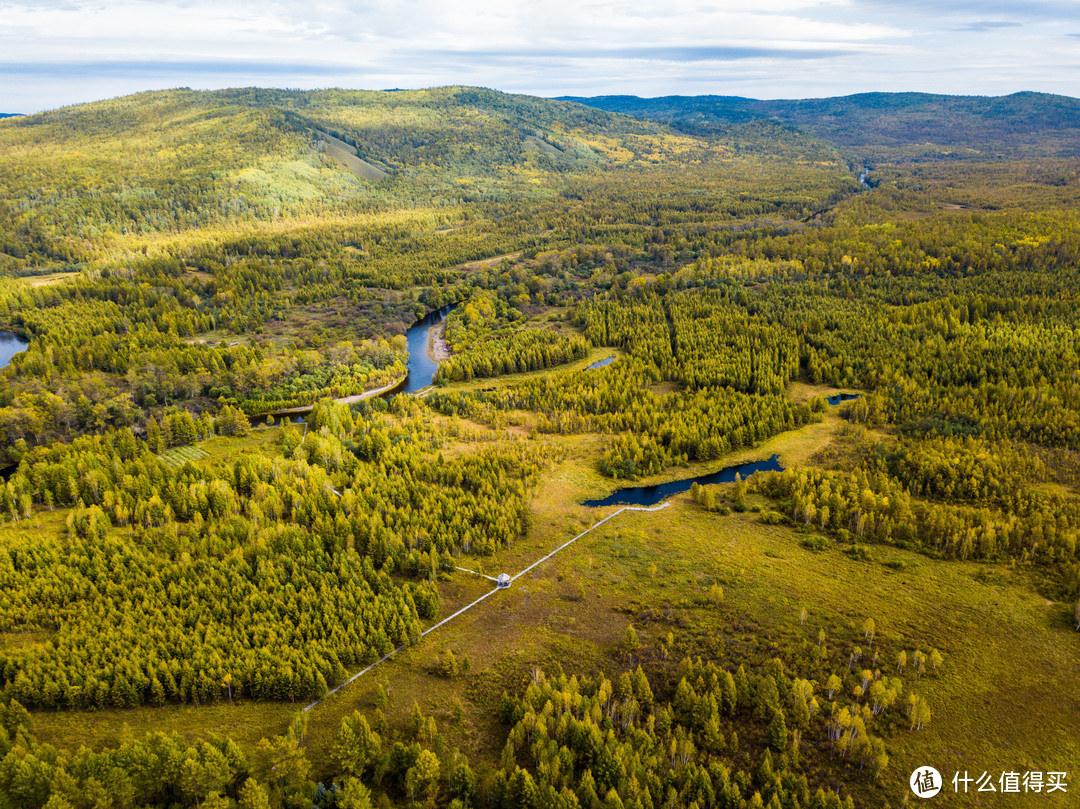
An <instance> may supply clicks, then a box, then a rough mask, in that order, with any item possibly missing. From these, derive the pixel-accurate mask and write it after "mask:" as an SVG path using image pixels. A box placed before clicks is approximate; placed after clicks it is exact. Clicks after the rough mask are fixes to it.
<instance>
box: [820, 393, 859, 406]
mask: <svg viewBox="0 0 1080 809" xmlns="http://www.w3.org/2000/svg"><path fill="white" fill-rule="evenodd" d="M861 395H862V394H861V393H838V394H836V395H835V396H829V397H827V398H826V399H825V401H826V402H828V403H829V404H831V405H838V404H840V403H841V402H850V401H851V400H852V399H858V398H859V397H860V396H861Z"/></svg>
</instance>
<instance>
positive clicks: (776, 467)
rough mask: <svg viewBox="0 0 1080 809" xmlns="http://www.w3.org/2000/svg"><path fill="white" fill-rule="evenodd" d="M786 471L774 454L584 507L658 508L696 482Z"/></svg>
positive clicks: (617, 494) (622, 493)
mask: <svg viewBox="0 0 1080 809" xmlns="http://www.w3.org/2000/svg"><path fill="white" fill-rule="evenodd" d="M782 471H784V467H783V466H782V465H781V464H780V456H779V455H773V456H772V457H771V458H769V459H768V460H767V461H750V462H749V463H740V464H734V465H732V466H725V467H724V468H723V469H721V470H720V471H719V472H712V473H710V474H708V475H700V476H699V477H696V478H686V479H685V480H673V481H671V482H670V483H661V484H659V485H656V486H632V487H628V488H625V489H619V490H618V491H615V492H612V493H611V494H609V495H608V496H607V497H605V498H603V499H602V500H586V501H585V503H584V504H583V505H586V506H592V507H594V508H598V507H601V506H655V505H656V504H657V503H661V502H663V501H664V500H667V499H668V498H669V497H671V496H673V495H676V494H682V493H683V492H688V491H690V487H691V486H693V485H694V484H695V483H699V484H701V485H702V486H705V485H708V484H710V483H731V482H732V481H734V480H735V476H736V475H738V476H739V477H741V478H742V479H743V480H746V479H747V478H748V477H750V476H751V475H752V474H754V473H755V472H782Z"/></svg>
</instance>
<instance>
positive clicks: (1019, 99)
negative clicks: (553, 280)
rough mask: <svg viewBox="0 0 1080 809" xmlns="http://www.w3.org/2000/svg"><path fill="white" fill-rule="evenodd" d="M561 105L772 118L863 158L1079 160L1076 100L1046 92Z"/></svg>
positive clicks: (727, 124) (706, 126) (711, 123)
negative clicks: (1061, 158)
mask: <svg viewBox="0 0 1080 809" xmlns="http://www.w3.org/2000/svg"><path fill="white" fill-rule="evenodd" d="M567 100H573V101H577V102H579V103H582V104H586V105H588V106H591V107H596V108H597V109H604V110H610V111H613V112H622V113H626V114H628V115H634V116H638V117H641V118H648V119H652V120H656V121H662V122H664V123H667V124H670V125H672V126H674V127H676V128H678V129H681V130H683V131H686V132H694V133H708V132H727V131H730V130H731V129H732V128H733V127H736V126H738V125H745V124H746V123H748V122H751V121H758V120H763V119H764V120H773V121H776V122H779V123H782V124H786V125H788V126H793V127H797V128H798V129H800V130H802V131H804V132H807V133H809V134H811V135H814V136H816V137H819V138H822V139H825V140H827V141H830V142H832V143H835V144H837V145H838V146H840V147H843V148H844V149H846V150H850V151H851V152H853V153H854V154H855V155H857V156H859V157H862V158H864V159H870V160H882V159H898V158H901V159H902V158H914V159H926V158H942V157H947V158H949V159H955V158H957V157H971V158H986V157H1007V158H1023V157H1076V156H1078V155H1080V99H1076V98H1072V97H1069V96H1060V95H1050V94H1046V93H1014V94H1013V95H1008V96H998V97H987V96H948V95H932V94H928V93H861V94H858V95H851V96H843V97H838V98H814V99H802V100H775V101H764V100H758V99H753V98H741V97H738V96H665V97H661V98H638V97H637V96H598V97H595V98H573V99H567Z"/></svg>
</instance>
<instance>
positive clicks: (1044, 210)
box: [0, 87, 1080, 809]
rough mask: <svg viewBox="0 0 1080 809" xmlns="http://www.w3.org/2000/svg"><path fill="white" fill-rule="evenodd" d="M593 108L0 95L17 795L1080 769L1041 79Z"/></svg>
mask: <svg viewBox="0 0 1080 809" xmlns="http://www.w3.org/2000/svg"><path fill="white" fill-rule="evenodd" d="M581 101H583V102H585V103H576V102H574V101H569V100H562V101H552V100H547V99H540V98H534V97H529V96H514V95H507V94H503V93H498V92H495V91H490V90H483V89H478V88H467V87H453V88H441V89H434V90H425V91H408V92H392V93H391V92H358V91H357V92H353V91H343V90H327V91H311V92H301V91H285V90H263V89H254V88H248V89H242V90H228V91H214V92H195V91H191V90H184V89H181V90H171V91H165V92H155V93H144V94H140V95H135V96H128V97H123V98H118V99H114V100H111V101H103V102H98V103H94V104H86V105H80V106H75V107H69V108H64V109H59V110H55V111H51V112H46V113H40V114H36V115H31V116H17V117H10V118H4V119H3V120H2V121H0V330H3V331H6V332H10V333H11V334H13V335H14V336H15V337H16V338H18V340H19V341H21V345H20V347H21V348H22V350H21V351H19V352H18V353H15V354H14V356H13V357H12V358H11V360H10V363H9V364H8V365H7V366H6V367H5V368H3V369H2V371H0V373H2V374H3V384H2V386H0V466H3V479H2V481H0V809H42V808H44V809H91V807H93V808H95V809H97V808H98V807H124V808H125V809H127V808H128V807H162V808H164V807H187V806H196V807H200V809H202V808H203V807H211V808H212V809H228V808H229V807H233V808H236V807H238V808H239V809H269V808H270V807H274V808H275V809H276V808H277V807H289V808H290V809H311V808H312V807H314V808H315V809H365V808H366V807H376V806H379V807H386V806H401V807H405V806H419V805H424V806H431V807H452V808H453V809H468V807H477V809H480V808H481V807H484V808H486V807H491V808H492V809H512V808H516V807H528V808H529V809H541V808H543V809H548V808H551V809H578V808H580V809H619V808H620V807H625V809H675V808H676V807H696V809H710V808H711V807H718V808H719V809H755V808H758V807H760V809H765V808H766V807H767V808H768V809H834V807H835V809H841V808H843V809H847V808H849V807H850V808H851V809H854V807H867V808H868V809H869V808H870V807H887V806H888V807H894V809H897V808H898V807H900V806H904V805H906V802H907V796H908V794H909V793H908V777H909V774H910V773H911V771H912V770H913V769H915V768H916V767H918V766H922V765H927V764H932V765H934V766H936V767H937V769H938V770H940V771H941V772H942V773H944V774H946V776H947V777H948V778H951V776H952V773H953V772H959V771H971V774H972V776H975V775H977V774H978V773H982V772H983V771H987V772H994V773H995V777H996V773H998V772H1002V771H1009V772H1011V771H1014V770H1018V771H1019V773H1020V775H1023V774H1024V773H1029V774H1030V773H1031V772H1035V771H1038V772H1040V773H1041V774H1042V773H1046V774H1049V773H1051V772H1055V773H1068V774H1070V775H1074V774H1075V773H1076V772H1077V771H1078V770H1080V746H1078V743H1077V739H1080V690H1078V689H1077V682H1076V671H1077V665H1078V663H1080V632H1078V631H1077V630H1080V549H1078V547H1077V545H1078V539H1080V273H1078V271H1077V268H1078V266H1080V204H1078V203H1080V150H1078V149H1077V147H1076V143H1075V141H1074V140H1073V139H1072V136H1071V135H1070V133H1074V132H1075V129H1074V123H1075V122H1074V118H1075V111H1074V105H1072V104H1070V103H1068V102H1071V101H1072V100H1071V99H1065V100H1062V99H1056V100H1054V99H1053V97H1045V98H1040V97H1029V96H1022V97H1010V98H1009V99H984V100H982V101H980V100H979V99H966V100H962V101H956V102H955V109H954V110H953V112H952V113H951V114H950V117H949V118H948V122H947V126H946V124H945V123H943V122H940V121H939V122H938V124H939V126H936V127H935V125H934V121H933V120H930V121H929V123H928V122H927V119H926V118H925V115H924V112H920V110H923V111H925V110H924V106H925V104H926V103H927V101H926V98H923V97H916V96H904V95H898V96H895V97H882V98H877V97H875V98H874V99H873V105H872V108H873V109H874V110H878V111H879V112H881V115H879V116H877V117H870V118H868V117H866V110H865V104H864V108H863V109H861V110H859V111H856V110H854V109H849V112H851V115H850V116H849V119H848V124H847V126H846V128H845V127H839V125H834V124H830V125H828V126H825V125H822V124H818V123H815V121H816V120H817V119H816V118H814V115H815V114H816V113H815V112H814V110H812V109H810V108H809V107H806V108H803V107H798V108H795V107H790V108H789V107H785V106H783V104H781V103H780V102H775V103H767V102H755V104H756V106H755V104H750V103H749V102H748V101H747V100H745V99H743V100H741V101H739V103H738V104H736V103H735V102H734V101H733V100H731V99H728V100H724V99H709V98H701V99H696V100H688V99H681V100H680V99H677V98H675V99H667V100H664V103H663V104H660V103H659V100H656V103H646V102H644V101H642V100H641V99H628V98H608V99H594V100H590V99H582V100H581ZM743 102H746V103H743ZM861 102H866V99H862V100H861ZM815 103H817V104H818V106H820V107H821V109H823V110H825V109H827V110H828V111H829V114H830V115H836V114H838V113H837V110H838V109H840V110H844V109H848V108H845V107H844V105H845V104H849V105H854V104H856V103H860V102H859V101H858V100H846V99H830V100H828V103H826V102H825V101H822V102H815ZM950 103H951V102H950ZM587 104H593V105H595V106H587ZM770 104H771V105H770ZM1040 105H1042V106H1040ZM815 109H817V108H816V107H815ZM1017 109H1022V110H1026V111H1028V112H1029V113H1031V114H1035V113H1034V112H1032V111H1033V110H1035V111H1037V112H1038V114H1039V115H1042V116H1043V118H1041V119H1040V120H1043V122H1044V124H1045V137H1044V138H1043V140H1039V137H1038V133H1032V132H1031V131H1029V130H1028V129H1024V128H1023V127H1020V125H1019V124H1016V122H1015V119H1014V116H1015V114H1016V110H1017ZM624 112H625V113H630V114H624ZM905 115H908V116H911V120H916V119H917V120H919V121H921V122H922V123H921V124H920V125H919V126H917V127H913V129H912V130H911V132H910V137H909V139H908V140H904V139H903V137H902V135H898V134H897V132H898V131H901V132H902V131H903V128H904V122H905V121H906V120H908V119H907V118H905ZM633 116H638V117H633ZM919 116H922V117H919ZM1055 116H1056V117H1055ZM830 120H834V119H833V118H830ZM1010 122H1011V123H1010ZM935 136H939V137H940V141H934V140H933V139H934V137H935ZM957 144H962V145H963V146H964V149H963V155H962V157H960V156H955V155H952V156H950V154H947V153H945V152H944V151H943V150H942V149H938V148H937V146H939V145H940V146H942V147H944V146H956V145H957ZM931 147H933V148H931ZM439 310H441V311H443V312H446V313H447V314H446V315H445V319H444V320H441V321H439V322H437V323H434V324H433V328H432V329H431V330H430V332H427V331H423V332H421V333H420V334H421V339H420V342H419V343H414V342H412V340H411V337H410V335H412V334H414V333H415V328H414V324H415V323H417V321H419V320H420V319H421V318H424V317H425V316H426V315H429V314H431V313H434V312H436V311H439ZM435 319H436V320H437V318H435ZM425 328H426V327H425ZM410 329H413V331H410ZM418 345H419V348H418V347H417V346H418ZM410 346H412V347H411V348H410ZM410 352H411V353H410ZM420 354H425V355H427V356H429V359H431V360H432V361H433V362H435V363H437V364H438V367H437V370H436V371H435V372H434V374H433V376H432V379H431V380H430V382H431V384H430V385H428V384H427V382H428V380H426V379H422V380H416V379H410V380H409V382H410V387H409V388H408V389H406V387H404V383H405V380H406V376H407V374H409V373H410V370H412V369H414V368H415V366H414V364H413V363H414V361H415V360H416V358H417V355H420ZM412 373H413V375H414V376H415V374H416V371H415V370H412ZM429 373H430V372H429ZM416 382H419V383H420V384H416V385H415V386H412V385H413V383H416ZM421 388H423V390H420V389H421ZM418 390H419V393H416V391H418ZM409 391H412V392H409ZM842 394H843V395H842ZM772 456H775V458H776V459H777V464H778V466H777V467H773V468H774V469H775V470H776V471H763V472H757V473H756V474H753V475H745V476H744V475H743V474H742V473H741V472H740V473H739V474H734V472H733V473H731V474H730V475H729V476H728V477H727V478H726V479H725V481H726V482H718V481H716V480H702V481H699V482H695V483H693V485H692V486H690V485H686V486H684V487H683V488H684V490H685V491H683V492H682V493H678V494H674V495H671V496H670V497H668V498H667V500H666V502H667V503H668V505H667V506H665V507H664V508H663V510H662V511H657V512H641V511H637V512H634V511H630V512H625V513H619V514H617V515H616V516H612V517H611V519H610V520H609V521H607V522H604V523H603V524H602V525H598V526H596V527H595V529H594V530H588V531H587V529H590V528H591V527H592V526H594V525H595V524H596V523H598V522H599V521H601V520H602V519H603V518H606V517H609V516H610V515H612V514H614V512H615V511H616V508H617V507H604V508H594V507H590V506H587V505H584V503H585V502H586V501H587V500H590V499H591V498H597V497H603V496H605V495H608V494H610V493H612V492H615V491H616V490H619V489H621V488H623V487H635V486H645V487H649V486H654V485H657V484H663V483H667V482H670V481H676V480H685V479H690V478H698V477H702V476H705V475H708V474H711V473H715V472H719V471H721V470H723V469H725V468H727V467H732V466H734V465H737V464H742V463H745V462H749V461H762V460H765V459H768V458H770V457H772ZM640 497H641V498H644V497H646V495H640ZM625 502H627V503H631V502H633V503H639V504H640V505H645V506H652V505H653V503H654V501H648V502H647V501H646V500H645V499H640V500H626V501H625ZM586 531H587V533H583V532H586ZM578 536H580V539H578V540H577V541H576V542H575V543H574V544H573V545H569V546H567V547H565V548H563V549H562V550H559V552H558V553H557V554H556V555H554V556H552V557H551V558H549V559H547V560H546V561H543V562H542V563H540V564H538V565H536V566H535V567H531V566H532V565H533V563H534V562H537V561H538V560H540V559H541V558H542V557H545V556H546V555H547V554H549V553H551V552H552V551H555V550H556V549H558V548H560V547H561V546H563V545H564V543H566V542H567V541H568V540H571V539H573V538H574V537H578ZM503 572H506V573H507V574H509V575H510V576H512V577H514V578H513V579H512V581H511V582H510V586H509V587H501V586H500V587H496V583H495V581H494V577H496V576H497V575H498V574H499V573H503ZM519 573H520V575H518V574H519ZM481 596H485V598H484V599H483V600H482V601H479V602H477V599H480V598H481ZM487 596H490V597H487ZM465 607H469V609H468V610H467V611H464V612H460V613H459V611H461V610H462V609H463V608H465ZM444 619H450V620H449V621H447V622H446V623H444V624H440V622H441V621H443V620H444ZM428 630H431V631H430V633H429V632H428ZM369 667H370V668H369ZM358 674H359V675H360V676H356V675H358ZM1047 777H1048V778H1049V775H1047ZM1076 790H1080V783H1078V784H1077V786H1076ZM1073 791H1075V790H1073V789H1072V788H1070V789H1069V791H1068V792H1065V791H1064V790H1058V791H1056V793H1057V794H1051V792H1050V790H1049V789H1046V790H1044V791H1042V792H1040V793H1039V794H1026V793H1025V794H1021V795H1019V796H1017V801H1016V803H1015V805H1017V806H1021V805H1023V806H1027V805H1031V806H1036V805H1037V806H1040V807H1041V806H1047V807H1056V806H1062V807H1064V806H1070V805H1072V804H1071V803H1070V800H1073V798H1071V792H1073ZM951 797H952V798H953V799H955V801H956V803H955V805H958V806H982V805H992V804H984V803H981V802H979V801H977V800H976V798H977V797H979V796H978V795H977V794H976V793H974V791H973V792H972V794H953V795H952V796H951ZM1033 799H1036V800H1035V802H1032V803H1024V802H1022V801H1024V800H1029V801H1030V800H1033ZM993 805H996V804H993ZM1003 805H1004V804H1003ZM1010 805H1014V804H1010Z"/></svg>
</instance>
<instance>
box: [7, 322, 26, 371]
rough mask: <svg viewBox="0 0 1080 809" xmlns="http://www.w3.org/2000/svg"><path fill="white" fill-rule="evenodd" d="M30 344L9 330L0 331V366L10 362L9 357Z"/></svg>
mask: <svg viewBox="0 0 1080 809" xmlns="http://www.w3.org/2000/svg"><path fill="white" fill-rule="evenodd" d="M28 345H30V344H29V343H27V342H26V340H24V339H23V338H21V337H20V336H19V335H17V334H15V333H14V332H10V331H0V368H4V367H6V366H8V365H10V364H11V358H12V357H14V356H15V355H16V354H18V353H19V352H20V351H25V350H26V347H27V346H28Z"/></svg>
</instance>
